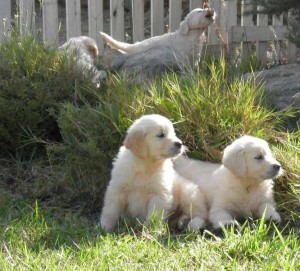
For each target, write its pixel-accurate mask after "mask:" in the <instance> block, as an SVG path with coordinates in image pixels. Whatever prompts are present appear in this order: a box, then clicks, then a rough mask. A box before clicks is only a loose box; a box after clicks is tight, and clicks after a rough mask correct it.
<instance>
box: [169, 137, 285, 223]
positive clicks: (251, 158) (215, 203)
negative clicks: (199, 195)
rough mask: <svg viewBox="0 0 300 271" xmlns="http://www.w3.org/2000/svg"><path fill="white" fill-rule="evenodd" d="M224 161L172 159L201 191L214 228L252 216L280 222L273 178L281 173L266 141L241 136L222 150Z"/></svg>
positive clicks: (178, 170) (176, 168) (180, 170)
mask: <svg viewBox="0 0 300 271" xmlns="http://www.w3.org/2000/svg"><path fill="white" fill-rule="evenodd" d="M222 162H223V164H214V163H209V162H203V161H197V160H193V159H189V158H186V157H179V158H178V159H175V160H174V167H175V170H176V171H177V172H178V173H179V174H180V175H182V176H184V177H186V178H189V179H192V180H194V181H195V183H197V184H198V186H199V187H200V189H201V191H203V193H204V195H205V197H206V201H207V205H208V211H209V215H208V218H209V221H210V222H211V223H212V226H213V227H214V228H220V227H221V226H222V225H224V226H227V225H230V224H233V223H237V222H236V221H235V220H234V219H235V218H236V219H238V218H247V217H249V216H254V217H256V218H261V217H262V216H263V215H265V219H266V220H274V221H276V222H280V220H281V218H280V215H279V214H278V213H277V212H276V210H275V202H274V199H273V181H272V179H273V178H275V177H277V176H279V175H280V174H281V173H282V169H281V166H280V163H279V162H278V161H276V160H275V158H274V157H273V156H272V153H271V150H270V148H269V146H268V143H267V142H266V141H264V140H262V139H259V138H256V137H252V136H243V137H241V138H239V139H237V140H236V141H234V142H233V143H232V144H231V145H229V146H227V147H226V148H225V150H224V155H223V160H222Z"/></svg>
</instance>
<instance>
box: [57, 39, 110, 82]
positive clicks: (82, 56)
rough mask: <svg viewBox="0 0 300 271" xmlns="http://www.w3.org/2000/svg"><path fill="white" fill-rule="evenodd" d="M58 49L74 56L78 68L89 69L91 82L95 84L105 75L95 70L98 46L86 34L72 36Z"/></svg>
mask: <svg viewBox="0 0 300 271" xmlns="http://www.w3.org/2000/svg"><path fill="white" fill-rule="evenodd" d="M59 50H63V51H66V52H68V53H70V54H71V55H72V56H75V57H76V63H77V66H78V68H79V69H80V70H81V71H82V72H87V71H91V72H92V73H93V82H94V83H95V84H97V85H99V84H100V81H101V80H103V79H104V78H105V77H106V73H105V71H99V70H97V68H96V66H95V61H96V60H97V57H98V53H99V52H98V46H97V44H96V42H95V41H94V40H93V39H91V38H90V37H87V36H79V37H72V38H70V39H69V40H68V41H67V42H65V43H64V44H63V45H62V46H60V47H59Z"/></svg>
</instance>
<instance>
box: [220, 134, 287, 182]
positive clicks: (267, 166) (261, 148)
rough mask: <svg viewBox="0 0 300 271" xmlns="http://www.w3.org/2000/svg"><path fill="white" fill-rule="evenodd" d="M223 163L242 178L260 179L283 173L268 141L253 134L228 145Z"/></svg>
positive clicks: (271, 177)
mask: <svg viewBox="0 0 300 271" xmlns="http://www.w3.org/2000/svg"><path fill="white" fill-rule="evenodd" d="M223 165H224V166H225V167H226V168H227V169H229V170H230V171H231V172H232V173H233V174H234V175H236V176H238V177H240V178H247V179H255V180H258V181H263V180H267V179H273V178H275V177H277V176H279V175H280V174H281V173H282V169H281V165H280V163H279V162H278V161H276V160H275V158H274V157H273V156H272V152H271V150H270V148H269V146H268V143H267V142H266V141H264V140H262V139H259V138H256V137H252V136H243V137H241V138H239V139H237V140H236V141H234V142H233V143H232V144H231V145H229V146H228V147H226V148H225V150H224V155H223Z"/></svg>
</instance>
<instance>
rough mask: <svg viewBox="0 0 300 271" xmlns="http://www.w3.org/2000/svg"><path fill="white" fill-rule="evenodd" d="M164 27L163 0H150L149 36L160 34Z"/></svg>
mask: <svg viewBox="0 0 300 271" xmlns="http://www.w3.org/2000/svg"><path fill="white" fill-rule="evenodd" d="M164 28H165V27H164V1H157V0H151V36H152V37H153V36H158V35H162V34H163V33H164V32H165V30H164Z"/></svg>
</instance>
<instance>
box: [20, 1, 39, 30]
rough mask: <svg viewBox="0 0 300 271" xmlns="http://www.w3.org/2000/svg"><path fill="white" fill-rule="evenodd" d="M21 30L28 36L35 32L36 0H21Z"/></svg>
mask: <svg viewBox="0 0 300 271" xmlns="http://www.w3.org/2000/svg"><path fill="white" fill-rule="evenodd" d="M19 14H20V21H19V22H20V32H21V34H22V35H24V36H27V35H28V34H29V33H35V6H34V0H19Z"/></svg>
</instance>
